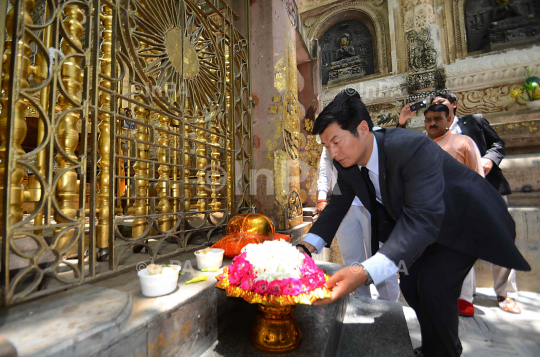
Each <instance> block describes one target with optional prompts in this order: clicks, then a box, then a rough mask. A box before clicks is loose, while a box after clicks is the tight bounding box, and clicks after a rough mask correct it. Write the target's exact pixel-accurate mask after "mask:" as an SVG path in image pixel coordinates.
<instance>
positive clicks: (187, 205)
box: [184, 125, 191, 212]
mask: <svg viewBox="0 0 540 357" xmlns="http://www.w3.org/2000/svg"><path fill="white" fill-rule="evenodd" d="M184 128H185V130H184V198H185V201H184V211H185V212H189V211H191V201H190V198H191V185H190V184H189V183H190V178H189V176H190V170H189V168H190V166H191V155H189V150H190V149H191V147H190V145H189V140H188V138H189V133H190V132H191V127H190V126H189V125H186V126H185V127H184Z"/></svg>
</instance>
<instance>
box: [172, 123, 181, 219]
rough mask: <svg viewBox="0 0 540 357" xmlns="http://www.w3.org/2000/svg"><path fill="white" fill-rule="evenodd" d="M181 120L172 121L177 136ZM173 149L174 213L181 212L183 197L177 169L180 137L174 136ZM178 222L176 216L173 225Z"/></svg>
mask: <svg viewBox="0 0 540 357" xmlns="http://www.w3.org/2000/svg"><path fill="white" fill-rule="evenodd" d="M180 124H181V123H180V120H178V119H172V120H171V130H172V131H173V132H174V133H175V134H178V132H179V130H180ZM172 147H173V149H175V150H173V151H172V157H173V158H172V162H173V164H174V165H175V166H173V169H172V182H171V191H172V196H173V197H174V200H173V208H172V209H173V212H175V213H176V212H179V210H180V209H179V208H180V206H179V199H180V196H181V185H180V184H179V183H178V174H179V172H178V167H176V165H178V158H179V156H178V151H177V150H176V149H179V148H180V147H181V139H180V137H179V136H178V135H174V136H173V141H172ZM176 220H177V216H176V215H174V216H173V224H176Z"/></svg>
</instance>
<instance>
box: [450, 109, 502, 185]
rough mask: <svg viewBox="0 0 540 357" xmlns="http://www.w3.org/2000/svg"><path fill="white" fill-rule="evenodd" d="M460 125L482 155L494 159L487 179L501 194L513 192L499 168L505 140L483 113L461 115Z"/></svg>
mask: <svg viewBox="0 0 540 357" xmlns="http://www.w3.org/2000/svg"><path fill="white" fill-rule="evenodd" d="M458 125H459V127H460V128H461V131H462V133H463V135H467V136H468V137H470V138H471V139H473V140H474V142H475V143H476V145H477V146H478V149H479V150H480V154H481V155H482V157H486V158H488V159H491V161H493V168H492V169H491V171H490V172H489V174H488V175H487V176H486V180H488V182H489V183H490V184H491V185H492V186H493V187H494V188H495V189H496V190H497V191H499V193H500V194H501V195H509V194H511V193H512V190H511V188H510V185H509V184H508V181H506V179H505V178H504V176H503V173H502V171H501V169H500V168H499V165H500V163H501V161H502V159H503V158H504V155H505V153H506V151H505V148H504V141H503V140H502V139H501V138H500V137H499V135H497V133H496V132H495V130H493V128H492V127H491V125H489V122H488V121H487V120H486V118H484V116H483V115H482V114H472V115H466V116H464V117H461V118H459V121H458Z"/></svg>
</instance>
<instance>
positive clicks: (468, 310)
mask: <svg viewBox="0 0 540 357" xmlns="http://www.w3.org/2000/svg"><path fill="white" fill-rule="evenodd" d="M457 305H458V313H459V316H468V317H470V316H474V305H473V304H472V303H470V302H468V301H466V300H462V299H458V301H457Z"/></svg>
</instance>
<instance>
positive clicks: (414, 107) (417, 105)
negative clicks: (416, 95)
mask: <svg viewBox="0 0 540 357" xmlns="http://www.w3.org/2000/svg"><path fill="white" fill-rule="evenodd" d="M426 105H427V101H426V100H425V99H424V100H423V101H421V102H418V103H414V104H413V105H411V107H410V109H411V112H415V111H417V110H420V109H422V108H425V107H426Z"/></svg>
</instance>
